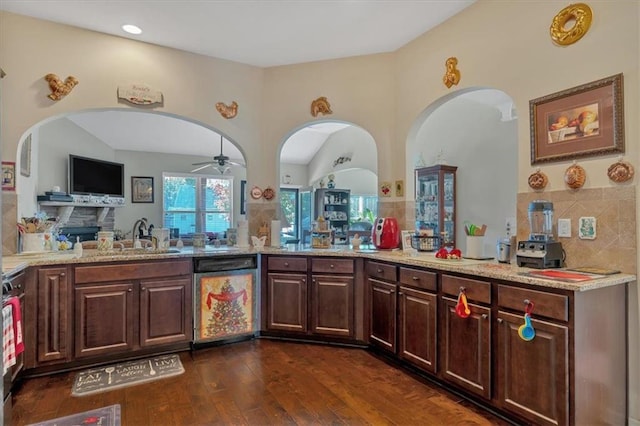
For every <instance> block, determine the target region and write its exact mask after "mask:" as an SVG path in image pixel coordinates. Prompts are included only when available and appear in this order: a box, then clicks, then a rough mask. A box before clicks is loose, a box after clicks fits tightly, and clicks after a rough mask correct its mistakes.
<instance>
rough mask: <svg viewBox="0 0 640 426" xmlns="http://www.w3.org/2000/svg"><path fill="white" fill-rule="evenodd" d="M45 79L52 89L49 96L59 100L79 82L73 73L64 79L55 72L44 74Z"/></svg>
mask: <svg viewBox="0 0 640 426" xmlns="http://www.w3.org/2000/svg"><path fill="white" fill-rule="evenodd" d="M44 79H45V80H46V81H47V83H49V89H51V93H50V94H48V95H47V97H48V98H49V99H51V100H54V101H59V100H60V99H62V98H64V97H65V96H67V95H68V94H69V93H71V91H72V90H73V88H74V87H76V86H77V85H78V83H79V81H78V79H77V78H75V77H74V76H72V75H70V76H69V77H67V78H66V79H65V80H64V81H62V80H61V79H60V78H58V76H57V75H55V74H47V75H45V76H44Z"/></svg>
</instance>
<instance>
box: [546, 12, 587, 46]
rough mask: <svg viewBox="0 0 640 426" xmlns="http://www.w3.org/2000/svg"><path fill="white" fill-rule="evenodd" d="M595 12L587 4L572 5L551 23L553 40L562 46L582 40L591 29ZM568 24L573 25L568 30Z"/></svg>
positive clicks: (550, 28)
mask: <svg viewBox="0 0 640 426" xmlns="http://www.w3.org/2000/svg"><path fill="white" fill-rule="evenodd" d="M592 19H593V12H592V11H591V8H590V7H589V5H587V4H585V3H576V4H570V5H569V6H567V7H565V8H564V9H562V10H561V11H560V12H558V14H557V15H556V16H555V17H554V18H553V20H552V21H551V27H549V33H550V34H551V40H553V42H554V43H556V44H559V45H560V46H568V45H570V44H573V43H575V42H576V41H578V40H580V39H581V38H582V37H583V36H584V35H585V34H586V33H587V31H589V27H591V21H592ZM567 24H573V25H571V26H570V27H568V28H567Z"/></svg>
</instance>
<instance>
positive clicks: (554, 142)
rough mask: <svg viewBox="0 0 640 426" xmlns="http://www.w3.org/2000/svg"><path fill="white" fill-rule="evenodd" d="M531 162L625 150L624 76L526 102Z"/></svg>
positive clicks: (607, 78)
mask: <svg viewBox="0 0 640 426" xmlns="http://www.w3.org/2000/svg"><path fill="white" fill-rule="evenodd" d="M529 120H530V133H531V135H530V136H531V164H532V165H533V164H540V163H546V162H557V161H566V160H572V159H575V158H582V157H594V156H601V155H606V154H614V153H623V152H624V149H625V147H624V99H623V77H622V74H616V75H613V76H610V77H606V78H603V79H601V80H597V81H592V82H591V83H587V84H583V85H580V86H576V87H572V88H570V89H566V90H563V91H561V92H557V93H552V94H550V95H546V96H543V97H541V98H537V99H533V100H531V101H529Z"/></svg>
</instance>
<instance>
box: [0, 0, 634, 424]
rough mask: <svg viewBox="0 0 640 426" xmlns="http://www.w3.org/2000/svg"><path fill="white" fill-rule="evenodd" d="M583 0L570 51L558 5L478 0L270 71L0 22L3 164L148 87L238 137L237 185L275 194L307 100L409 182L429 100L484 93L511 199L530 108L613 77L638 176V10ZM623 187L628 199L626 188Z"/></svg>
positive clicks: (386, 175) (552, 180) (524, 164)
mask: <svg viewBox="0 0 640 426" xmlns="http://www.w3.org/2000/svg"><path fill="white" fill-rule="evenodd" d="M589 4H590V6H591V7H592V9H593V12H594V16H595V17H594V21H593V25H592V27H591V30H590V31H589V33H588V34H587V35H586V36H585V37H584V38H583V39H582V40H580V41H579V42H578V43H576V44H574V45H571V46H568V47H558V46H555V45H554V44H553V43H552V42H551V40H550V37H549V25H550V23H551V19H552V18H553V16H554V15H555V14H556V13H557V12H558V11H559V9H560V7H561V6H562V5H560V4H559V3H558V2H550V1H538V2H531V1H509V2H506V1H494V0H479V1H478V2H477V3H475V4H473V5H472V6H471V7H469V8H468V9H465V10H464V11H463V12H461V13H460V14H458V15H456V16H455V17H453V18H452V19H451V20H449V21H447V22H445V23H443V24H442V25H440V26H439V27H438V28H436V29H434V30H433V31H430V32H429V33H427V34H425V35H423V36H421V37H419V38H418V39H416V40H414V41H413V42H411V43H409V44H408V45H406V46H405V47H403V48H401V49H399V50H398V51H397V52H394V53H387V54H379V55H370V56H363V57H355V58H348V59H341V60H333V61H322V62H316V63H307V64H300V65H292V66H283V67H275V68H269V69H259V68H255V67H251V66H246V65H242V64H237V63H233V62H229V61H224V60H219V59H214V58H207V57H203V56H198V55H194V54H189V53H185V52H180V51H176V50H173V49H167V48H162V47H158V46H154V45H149V44H144V43H139V42H135V41H131V40H127V39H122V38H117V37H113V36H107V35H103V34H98V33H94V32H89V31H84V30H79V29H74V28H71V27H66V26H61V25H57V24H53V23H49V22H45V21H38V20H33V19H30V18H25V17H21V16H17V15H12V14H6V13H1V14H0V60H1V64H0V66H2V68H3V69H4V70H5V71H6V72H7V77H6V78H5V79H4V81H3V94H2V117H1V120H2V121H1V123H0V124H1V131H2V133H1V138H2V158H3V159H5V160H8V159H11V158H15V155H16V149H17V144H18V142H19V140H20V138H21V137H22V135H23V134H24V132H25V131H27V130H28V129H29V128H30V127H31V126H33V125H34V124H36V123H38V122H39V121H41V120H43V119H45V118H48V117H51V116H56V115H60V114H63V113H66V112H70V111H78V110H82V109H85V108H97V107H114V106H122V105H119V104H118V103H117V99H116V88H117V86H118V85H119V84H127V83H146V84H148V85H150V86H152V87H154V88H155V89H158V90H161V91H162V92H163V93H164V99H165V103H164V106H163V107H161V108H158V110H161V111H165V112H170V113H173V114H177V115H180V116H185V117H189V118H190V119H193V120H197V121H201V122H203V123H206V124H207V125H209V126H212V127H214V128H218V129H220V130H221V131H223V132H224V133H225V134H228V135H229V136H230V137H231V138H232V139H234V140H235V141H237V142H238V144H239V145H240V147H241V148H242V150H243V152H244V154H245V158H246V160H247V165H248V168H247V178H248V181H249V182H248V185H249V186H252V185H258V186H260V187H266V186H272V187H277V185H278V184H279V176H280V174H279V171H278V166H277V164H278V158H279V150H280V147H281V145H282V143H283V142H284V141H285V140H286V137H287V136H288V135H289V134H291V133H292V132H293V131H295V130H296V129H298V128H300V127H302V126H303V125H304V124H306V123H309V122H312V121H314V119H313V118H312V117H311V116H310V114H309V105H310V102H311V100H313V99H315V98H317V97H319V96H326V97H327V98H328V99H329V101H330V102H331V106H332V109H333V111H334V114H333V115H332V116H331V118H332V119H336V120H343V121H347V122H350V123H354V124H356V125H358V126H360V127H362V128H363V129H365V130H366V131H368V132H369V133H370V134H371V135H372V136H373V138H374V140H375V142H376V145H377V148H378V178H379V180H380V181H394V180H397V179H404V180H405V182H410V181H411V180H412V170H411V169H412V168H413V165H412V164H406V161H405V156H404V147H405V146H406V144H407V140H409V139H410V138H412V137H413V135H414V133H415V131H416V129H417V128H418V127H419V125H420V124H421V122H422V118H423V117H422V115H423V113H424V112H425V111H426V110H427V109H428V107H429V105H431V104H432V103H434V102H436V101H437V100H438V99H439V98H441V97H442V96H445V95H450V94H451V93H452V92H454V91H455V90H465V89H469V88H474V87H491V88H496V89H499V90H502V91H504V92H505V93H507V94H508V95H509V96H510V97H511V98H512V99H513V100H514V102H515V107H516V108H517V112H518V116H519V119H518V176H517V180H518V191H519V192H520V193H529V192H530V189H529V188H528V186H527V177H528V176H529V174H531V173H532V172H533V170H534V168H533V167H531V165H530V158H529V120H528V102H529V100H530V99H534V98H537V97H540V96H543V95H546V94H550V93H553V92H556V91H560V90H563V89H566V88H569V87H573V86H576V85H580V84H583V83H587V82H590V81H593V80H597V79H600V78H603V77H606V76H610V75H613V74H616V73H624V86H625V103H624V107H625V117H626V123H625V124H626V125H625V139H626V153H625V159H626V160H628V161H630V162H631V163H632V164H633V165H634V166H636V167H638V165H639V164H640V161H639V149H638V142H637V141H638V139H639V136H640V132H639V124H638V120H637V117H638V116H639V113H640V111H639V106H638V103H639V102H638V100H639V99H640V88H639V78H640V72H639V65H640V36H639V28H638V27H639V25H638V23H639V21H640V2H637V1H591V2H589ZM563 5H564V4H563ZM449 56H456V57H458V60H459V64H458V66H459V69H460V70H461V73H462V79H461V82H460V84H459V85H458V86H457V87H454V88H452V89H447V88H446V87H445V86H444V85H443V84H442V76H443V74H444V70H445V68H444V61H445V59H446V58H448V57H449ZM50 72H53V73H56V74H58V75H60V76H63V77H65V76H67V75H74V76H75V77H77V78H78V80H79V81H80V84H79V85H78V86H77V87H76V89H75V90H74V92H73V93H72V94H71V95H69V96H68V97H66V98H65V99H63V100H62V101H59V102H56V103H54V102H51V101H50V100H48V99H47V98H46V95H47V93H48V88H47V86H46V84H45V82H44V81H43V76H44V75H45V74H47V73H50ZM231 100H235V101H237V102H238V103H239V105H240V110H239V114H238V116H237V117H236V118H235V119H233V120H224V119H222V118H221V117H220V116H219V115H218V114H217V112H216V111H215V109H214V104H215V103H216V102H218V101H224V102H226V103H228V102H230V101H231ZM615 157H616V156H608V157H599V158H595V159H584V160H580V164H581V165H582V166H583V167H584V168H585V170H586V172H587V182H586V185H585V188H586V189H588V188H600V187H605V188H606V187H614V186H615V185H614V184H612V183H611V182H610V181H609V180H608V178H607V177H606V170H607V168H608V166H609V165H610V164H611V163H612V162H613V161H614V160H615ZM568 165H569V163H568V162H562V163H553V164H549V165H545V166H543V167H542V169H543V171H544V172H545V173H546V174H547V176H548V177H549V186H548V191H561V190H564V189H565V188H564V184H563V179H562V175H563V173H564V170H565V169H566V168H567V166H568ZM636 179H637V177H636ZM631 186H633V187H634V190H635V191H636V192H637V186H636V184H635V181H634V182H633V183H632V184H631ZM10 197H11V196H9V198H10ZM636 200H637V201H638V200H640V197H637V196H636ZM403 203H404V200H397V199H393V198H392V199H390V200H389V202H388V203H387V204H388V206H382V209H381V210H382V211H395V212H403V211H404V209H403V208H402V205H403ZM9 205H11V204H9ZM387 207H388V208H387ZM636 207H637V206H636ZM385 208H387V210H385ZM638 210H639V209H637V208H636V211H638ZM252 211H256V212H274V211H275V209H274V208H273V206H272V205H270V204H267V203H266V202H264V201H258V202H256V203H254V205H253V206H250V208H249V212H252ZM5 213H6V212H5ZM268 214H270V213H268ZM14 220H15V217H11V216H10V215H9V217H3V222H4V223H3V224H4V225H6V222H7V221H8V222H9V225H10V226H13V224H12V223H11V222H13V221H14ZM519 225H520V226H522V224H519ZM3 229H4V228H3ZM636 246H637V244H636ZM630 294H631V295H632V296H633V299H632V300H631V301H630V307H631V312H632V313H631V316H630V320H631V322H630V328H631V330H632V339H631V342H630V357H631V359H630V364H631V371H630V378H629V382H630V388H631V392H630V404H629V406H630V414H631V416H632V417H634V418H635V419H639V418H640V396H639V395H640V392H639V391H638V389H639V386H640V385H639V383H640V377H639V376H640V373H638V369H637V367H636V366H637V365H638V364H640V361H639V360H638V358H639V357H638V352H639V349H638V329H639V328H640V327H639V324H638V314H637V312H638V292H637V290H636V288H635V287H633V289H632V291H631V292H630Z"/></svg>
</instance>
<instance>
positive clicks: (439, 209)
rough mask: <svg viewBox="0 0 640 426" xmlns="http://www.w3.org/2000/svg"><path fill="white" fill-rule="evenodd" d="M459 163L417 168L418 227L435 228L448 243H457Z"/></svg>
mask: <svg viewBox="0 0 640 426" xmlns="http://www.w3.org/2000/svg"><path fill="white" fill-rule="evenodd" d="M457 169H458V167H456V166H448V165H442V164H439V165H437V166H431V167H423V168H419V169H416V170H415V178H416V186H415V188H416V230H432V231H433V235H436V236H441V237H442V239H443V243H444V245H445V246H449V247H453V246H455V244H456V170H457Z"/></svg>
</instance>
